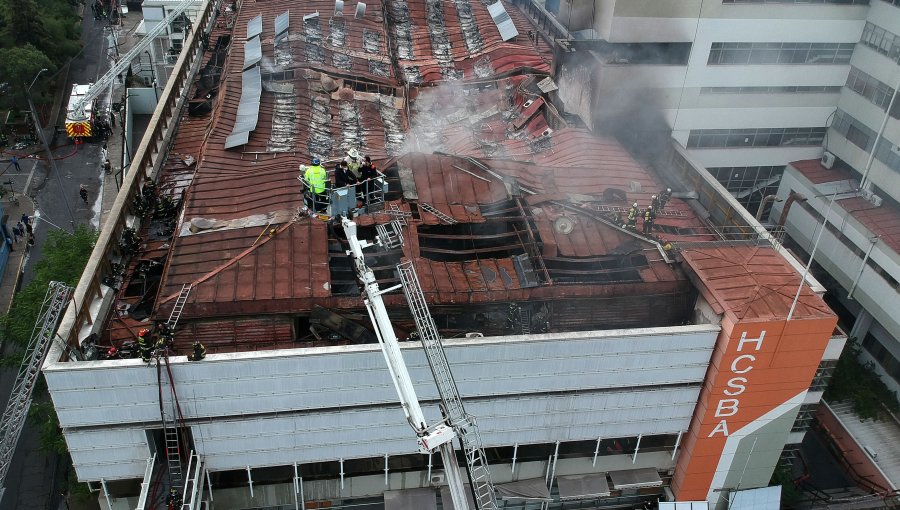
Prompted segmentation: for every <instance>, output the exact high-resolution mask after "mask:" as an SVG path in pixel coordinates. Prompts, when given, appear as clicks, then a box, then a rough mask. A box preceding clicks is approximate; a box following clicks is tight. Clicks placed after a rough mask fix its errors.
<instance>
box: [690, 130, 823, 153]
mask: <svg viewBox="0 0 900 510" xmlns="http://www.w3.org/2000/svg"><path fill="white" fill-rule="evenodd" d="M826 129H827V128H820V127H804V128H757V129H694V130H691V133H690V135H688V143H687V147H688V148H689V149H710V148H720V147H782V146H815V145H820V144H821V143H822V140H824V139H825V131H826Z"/></svg>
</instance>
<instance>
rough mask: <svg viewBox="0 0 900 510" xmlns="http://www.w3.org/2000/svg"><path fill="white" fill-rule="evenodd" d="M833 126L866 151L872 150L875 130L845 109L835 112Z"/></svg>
mask: <svg viewBox="0 0 900 510" xmlns="http://www.w3.org/2000/svg"><path fill="white" fill-rule="evenodd" d="M832 127H833V128H834V129H835V130H836V131H837V132H838V133H840V134H842V135H843V136H844V138H846V139H848V140H850V141H851V142H853V144H854V145H856V146H857V147H859V148H860V149H862V150H864V151H867V150H870V149H871V148H872V144H873V143H874V142H875V136H876V133H875V131H872V130H871V129H869V127H868V126H866V125H865V124H863V123H862V122H860V121H858V120H856V119H854V118H853V117H852V116H850V115H848V114H847V112H845V111H843V110H840V109H839V110H838V111H837V113H835V115H834V124H833V125H832ZM879 145H881V144H879Z"/></svg>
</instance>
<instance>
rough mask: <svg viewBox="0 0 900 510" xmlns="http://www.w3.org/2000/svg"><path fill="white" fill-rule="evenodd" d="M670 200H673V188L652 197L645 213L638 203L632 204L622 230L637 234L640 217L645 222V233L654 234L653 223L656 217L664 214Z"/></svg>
mask: <svg viewBox="0 0 900 510" xmlns="http://www.w3.org/2000/svg"><path fill="white" fill-rule="evenodd" d="M670 198H672V188H666V190H665V191H663V192H662V193H660V194H659V195H653V196H652V197H650V205H648V206H647V208H646V209H644V211H643V212H641V210H640V208H639V207H638V203H637V202H635V203H633V204H631V207H630V208H629V209H628V216H627V217H626V219H625V224H623V225H622V228H624V229H627V230H632V231H635V232H636V231H637V219H638V216H640V217H641V218H643V220H644V225H643V233H644V234H650V233H652V232H653V222H654V221H655V220H656V215H657V214H659V213H660V212H662V210H663V209H664V208H665V207H666V203H668V202H669V199H670Z"/></svg>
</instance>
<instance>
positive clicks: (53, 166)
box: [22, 68, 75, 232]
mask: <svg viewBox="0 0 900 510" xmlns="http://www.w3.org/2000/svg"><path fill="white" fill-rule="evenodd" d="M46 70H47V69H46V68H44V69H41V70H40V71H38V72H37V74H36V75H34V79H33V80H31V85H29V86H27V87H25V99H27V100H28V109H29V110H30V111H31V120H32V122H34V127H35V131H37V134H38V138H40V139H41V145H43V146H44V154H46V155H47V163H48V164H49V165H50V171H52V172H53V173H54V174H55V175H56V181H57V183H58V184H59V189H60V191H61V192H62V193H61V194H62V196H63V201H64V202H65V204H66V210H67V211H68V212H69V222H70V223H71V224H72V231H73V232H74V230H75V216H74V215H72V209H71V208H70V207H69V199H68V197H66V193H65V191H64V190H63V185H62V180H61V179H60V177H59V169H58V168H56V160H55V159H53V153H52V152H50V145H49V144H48V143H47V136H46V133H44V128H43V127H42V126H41V119H40V118H39V117H38V114H37V109H35V107H34V101H32V100H31V87H33V86H34V83H35V82H36V81H37V79H38V76H40V75H41V73H43V72H44V71H46ZM23 85H24V84H23ZM22 191H23V192H25V191H26V190H22Z"/></svg>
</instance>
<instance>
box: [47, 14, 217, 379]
mask: <svg viewBox="0 0 900 510" xmlns="http://www.w3.org/2000/svg"><path fill="white" fill-rule="evenodd" d="M216 3H217V0H205V2H204V3H203V5H202V7H201V8H200V13H199V14H198V19H197V22H196V23H195V24H194V26H196V27H200V28H198V29H197V30H193V31H191V32H190V33H189V34H188V36H187V38H186V39H185V40H184V46H183V49H182V52H181V55H180V56H179V57H178V61H177V62H176V63H175V66H174V69H173V70H172V74H171V76H170V77H169V80H168V82H167V83H166V87H165V89H164V90H163V92H162V94H161V95H160V98H159V103H158V104H157V105H156V110H155V111H154V112H153V116H152V117H151V119H150V123H149V125H148V127H147V131H146V133H145V135H144V138H143V140H141V143H140V145H139V146H138V147H137V150H136V151H135V153H134V157H133V158H132V160H131V164H130V166H129V170H128V173H126V174H125V175H124V177H123V179H122V187H121V190H120V191H119V194H118V195H117V196H116V199H115V201H114V202H113V205H112V207H111V208H110V211H109V213H108V216H107V218H106V220H105V221H104V223H103V225H102V228H101V230H100V235H99V236H98V238H97V243H96V244H95V245H94V250H93V252H92V253H91V257H90V259H89V260H88V263H87V266H86V267H85V270H84V273H82V275H81V279H80V280H79V281H78V285H77V286H76V287H75V292H74V295H73V298H72V304H71V306H69V307H68V309H67V310H66V313H65V315H64V316H63V319H62V322H61V323H60V326H59V329H58V330H57V333H58V334H59V335H60V336H61V337H62V338H63V339H65V341H66V342H67V343H68V345H74V346H77V345H78V341H79V338H78V335H79V332H80V331H81V330H82V329H83V328H85V327H86V326H90V325H92V324H93V323H94V321H95V317H92V316H91V314H92V307H91V304H92V303H93V302H95V301H96V300H100V299H102V298H103V295H104V292H103V288H102V282H103V278H104V276H105V275H108V274H110V273H111V272H112V264H113V262H114V261H116V260H118V259H119V258H120V257H121V256H122V250H121V248H120V247H119V239H120V238H121V237H122V233H123V232H124V230H125V228H126V227H127V226H128V225H127V222H128V220H129V217H130V216H132V215H133V214H134V209H133V208H134V200H133V199H132V198H133V197H134V196H136V195H137V194H139V193H140V192H141V188H142V186H143V185H144V183H145V182H148V181H150V180H152V179H153V178H154V176H155V174H156V172H157V171H158V170H159V168H160V167H161V165H162V164H163V163H164V162H165V158H166V154H167V152H168V149H169V147H170V145H171V143H172V138H173V136H174V134H175V132H176V130H177V124H178V119H179V117H180V115H181V113H182V109H183V107H184V105H185V103H186V102H187V95H188V92H189V91H190V88H191V84H192V82H193V78H194V76H195V74H196V72H197V70H198V69H199V68H200V64H201V62H202V60H203V59H202V56H203V49H202V47H201V37H200V34H201V33H202V32H206V33H208V32H209V31H210V29H211V28H212V26H213V23H214V21H215V20H214V19H213V16H214V12H215V9H214V7H215V4H216ZM93 310H94V311H96V307H94V308H93ZM53 349H58V346H54V347H53ZM61 356H62V352H61V350H60V352H58V351H56V350H51V355H49V356H48V362H54V361H57V360H58V359H59V358H60V357H61Z"/></svg>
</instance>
